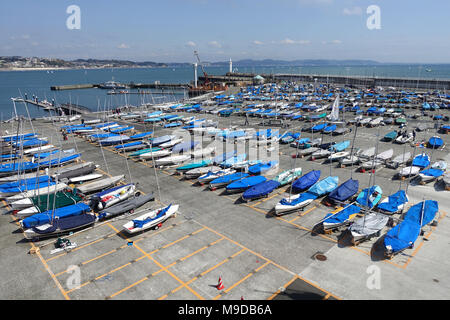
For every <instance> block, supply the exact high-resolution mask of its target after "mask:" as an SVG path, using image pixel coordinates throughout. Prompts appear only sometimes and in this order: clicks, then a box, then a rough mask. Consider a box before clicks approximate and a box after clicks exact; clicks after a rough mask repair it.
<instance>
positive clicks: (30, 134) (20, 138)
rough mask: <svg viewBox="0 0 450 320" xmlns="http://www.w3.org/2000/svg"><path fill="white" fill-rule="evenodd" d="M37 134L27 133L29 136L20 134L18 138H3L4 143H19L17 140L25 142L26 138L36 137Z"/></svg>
mask: <svg viewBox="0 0 450 320" xmlns="http://www.w3.org/2000/svg"><path fill="white" fill-rule="evenodd" d="M34 136H36V134H34V133H27V134H20V135H17V136H11V137H5V138H3V141H7V142H11V141H13V140H14V141H17V140H25V139H26V138H30V137H34Z"/></svg>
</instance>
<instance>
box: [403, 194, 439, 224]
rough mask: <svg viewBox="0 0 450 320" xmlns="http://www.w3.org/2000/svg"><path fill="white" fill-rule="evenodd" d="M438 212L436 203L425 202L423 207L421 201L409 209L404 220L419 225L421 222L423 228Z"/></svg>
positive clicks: (432, 201) (431, 201)
mask: <svg viewBox="0 0 450 320" xmlns="http://www.w3.org/2000/svg"><path fill="white" fill-rule="evenodd" d="M422 210H423V212H422ZM438 210H439V205H438V203H437V201H434V200H426V201H425V206H424V201H422V202H419V203H417V204H415V205H413V206H412V207H411V208H409V210H408V212H407V213H406V215H405V218H404V220H411V221H414V222H416V223H420V221H421V220H422V226H425V225H427V224H429V223H430V222H431V221H432V220H433V219H434V217H435V216H436V213H437V212H438Z"/></svg>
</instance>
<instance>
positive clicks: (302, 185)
mask: <svg viewBox="0 0 450 320" xmlns="http://www.w3.org/2000/svg"><path fill="white" fill-rule="evenodd" d="M319 178H320V171H319V170H312V171H310V172H308V173H307V174H305V175H303V176H302V177H300V178H298V179H297V180H295V181H294V183H292V190H293V191H294V192H298V191H303V190H306V189H308V188H309V187H311V186H312V185H313V184H314V183H316V182H317V180H319Z"/></svg>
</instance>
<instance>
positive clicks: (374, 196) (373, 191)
mask: <svg viewBox="0 0 450 320" xmlns="http://www.w3.org/2000/svg"><path fill="white" fill-rule="evenodd" d="M382 194H383V191H382V190H381V188H380V186H372V187H370V188H366V189H364V190H363V191H361V193H360V194H359V195H358V197H357V198H356V202H358V203H359V204H360V205H362V206H366V207H369V208H373V207H374V206H376V204H377V203H378V201H380V199H381V195H382Z"/></svg>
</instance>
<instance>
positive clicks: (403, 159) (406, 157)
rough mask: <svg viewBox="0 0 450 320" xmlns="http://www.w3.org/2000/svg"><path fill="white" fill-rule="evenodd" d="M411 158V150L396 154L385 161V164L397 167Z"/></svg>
mask: <svg viewBox="0 0 450 320" xmlns="http://www.w3.org/2000/svg"><path fill="white" fill-rule="evenodd" d="M409 158H411V152H409V151H408V152H406V153H403V154H400V155H398V156H396V157H395V158H394V159H392V160H390V161H387V162H386V166H387V167H388V168H391V169H397V168H398V167H399V166H400V165H401V164H403V163H406V162H408V160H409Z"/></svg>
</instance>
